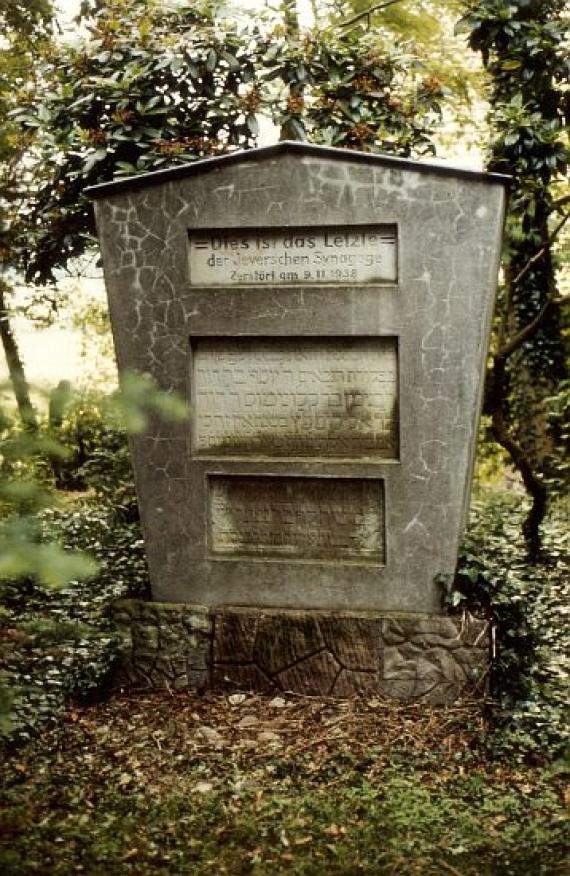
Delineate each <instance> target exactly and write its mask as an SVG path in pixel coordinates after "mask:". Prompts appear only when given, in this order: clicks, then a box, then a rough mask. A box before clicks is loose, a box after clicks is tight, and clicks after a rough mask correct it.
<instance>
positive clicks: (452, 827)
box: [0, 693, 568, 876]
mask: <svg viewBox="0 0 570 876" xmlns="http://www.w3.org/2000/svg"><path fill="white" fill-rule="evenodd" d="M484 738H485V720H484V717H483V710H482V705H481V704H480V703H472V704H463V705H457V706H455V707H449V708H445V709H443V708H442V709H427V710H426V708H425V707H423V708H418V707H410V706H408V707H404V706H398V705H395V704H389V703H387V702H383V701H381V700H379V699H376V698H375V699H372V700H369V701H356V702H344V703H343V702H333V701H327V700H322V699H309V698H300V697H287V698H279V697H278V698H274V699H273V700H270V699H268V698H264V697H261V696H253V695H242V694H239V695H233V696H230V697H228V696H222V695H214V694H209V695H207V696H205V697H198V696H196V695H189V694H186V693H185V694H176V695H167V694H153V695H139V696H133V695H129V696H128V695H125V694H123V695H117V696H114V697H113V698H111V699H110V700H109V701H108V702H107V703H104V704H99V705H95V706H83V707H79V706H75V707H72V708H70V709H69V710H68V711H67V712H66V714H65V720H64V722H63V723H62V724H60V725H59V726H57V727H55V728H54V729H52V730H51V731H50V732H49V733H46V734H45V735H44V736H43V738H42V739H41V740H37V741H36V742H35V743H33V744H32V745H30V746H28V747H27V748H26V749H25V750H23V751H21V752H20V753H19V755H17V756H16V757H14V758H13V759H11V760H10V761H9V762H7V763H6V764H5V766H4V768H3V780H4V781H3V786H4V791H3V795H2V796H3V804H4V815H3V824H2V827H3V831H2V833H3V835H4V841H3V847H2V852H1V854H0V867H1V870H2V872H3V873H5V874H14V876H23V874H36V873H46V874H47V873H49V874H54V876H56V874H62V876H63V874H65V876H67V874H70V873H89V874H91V873H93V874H96V873H109V874H112V873H121V874H122V873H126V874H128V873H133V874H135V873H136V874H137V876H138V874H147V873H155V872H163V873H173V874H174V873H192V874H197V876H199V874H206V873H210V874H212V873H214V874H236V876H237V874H268V876H269V874H274V873H295V874H321V873H327V874H351V873H355V874H356V873H370V874H402V873H406V874H407V873H419V874H422V876H431V874H450V873H451V874H457V873H460V874H464V876H471V874H472V876H487V874H489V876H501V874H504V876H507V874H513V876H525V874H528V876H539V874H545V876H546V874H549V876H550V874H562V873H563V872H565V871H564V862H565V849H566V848H567V845H566V843H567V840H568V835H567V832H566V828H567V823H566V822H565V818H564V803H565V797H566V798H567V797H568V792H567V790H565V785H566V782H565V779H566V778H567V776H565V773H564V771H563V770H562V769H561V768H552V767H550V768H549V767H545V766H521V765H516V766H514V765H509V764H507V763H500V762H496V761H495V762H494V761H490V760H489V759H488V756H487V751H486V749H485V746H484Z"/></svg>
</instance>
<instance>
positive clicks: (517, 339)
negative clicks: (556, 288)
mask: <svg viewBox="0 0 570 876" xmlns="http://www.w3.org/2000/svg"><path fill="white" fill-rule="evenodd" d="M569 199H570V196H569ZM565 200H566V199H565V198H561V199H560V201H561V202H563V201H565ZM568 219H570V213H565V214H564V216H563V217H562V219H561V220H560V222H559V223H558V225H557V226H556V228H555V229H554V231H553V232H552V234H550V235H549V236H548V240H547V241H546V243H545V244H544V245H543V246H541V247H540V249H539V250H537V251H536V252H535V254H534V255H533V256H531V257H530V258H529V260H528V261H527V262H526V263H525V264H524V265H523V267H522V268H521V269H520V271H519V272H518V274H517V275H516V276H515V277H513V279H512V280H510V281H509V282H508V283H507V300H506V302H505V312H504V316H503V321H502V326H501V332H500V335H499V338H500V341H501V342H502V340H503V338H504V336H505V334H506V320H507V319H508V315H509V313H510V305H511V300H512V297H513V292H514V290H515V288H516V287H517V286H518V284H519V283H520V281H521V280H522V278H523V277H525V276H526V274H528V272H529V271H530V269H531V268H532V266H533V265H534V264H536V262H538V261H540V259H541V258H542V257H543V256H544V254H545V253H546V251H547V249H548V248H549V247H550V246H552V244H553V243H554V241H555V240H556V238H557V237H558V235H559V234H560V232H561V231H562V229H563V228H564V226H565V224H566V222H567V221H568ZM556 303H558V299H557V298H555V297H552V298H548V299H547V300H546V301H545V303H544V305H543V306H542V308H541V310H540V311H539V313H538V314H537V315H536V316H535V317H534V319H533V320H532V321H531V322H530V323H529V324H528V325H526V326H524V328H522V329H521V331H520V332H518V333H517V334H516V335H515V336H514V338H512V340H510V341H508V343H506V344H505V345H504V346H501V347H500V348H499V350H498V351H497V353H496V355H495V359H506V358H508V357H509V356H510V355H511V354H512V353H514V351H515V350H518V348H519V347H520V346H521V344H524V342H525V341H526V340H527V339H528V338H529V337H531V336H532V335H533V334H534V332H535V331H536V330H537V329H538V327H539V326H540V323H541V322H542V320H543V319H544V317H545V316H546V314H547V312H548V310H549V308H550V307H551V305H553V304H556Z"/></svg>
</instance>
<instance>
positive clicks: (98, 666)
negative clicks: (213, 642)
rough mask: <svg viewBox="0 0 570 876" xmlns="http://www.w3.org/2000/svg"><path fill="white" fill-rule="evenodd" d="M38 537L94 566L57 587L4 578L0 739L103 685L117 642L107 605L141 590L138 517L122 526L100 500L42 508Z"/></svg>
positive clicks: (26, 731) (17, 735) (144, 579)
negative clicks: (59, 508)
mask: <svg viewBox="0 0 570 876" xmlns="http://www.w3.org/2000/svg"><path fill="white" fill-rule="evenodd" d="M40 538H41V541H42V543H43V544H44V545H45V546H46V547H49V546H50V545H52V544H54V543H57V544H58V545H59V546H60V549H61V550H62V551H65V552H68V553H69V552H72V551H73V552H74V553H77V552H78V551H80V552H81V553H82V555H89V556H91V557H94V558H95V559H96V561H97V564H98V571H97V573H96V574H95V575H92V576H91V577H90V578H89V579H88V580H83V581H80V580H77V579H75V580H74V579H73V578H72V577H71V576H69V577H70V579H69V580H68V582H67V584H66V586H65V587H60V588H58V589H57V591H53V590H46V589H45V588H43V587H41V586H38V585H37V584H36V583H34V581H33V580H32V579H31V578H28V579H27V580H25V581H22V580H19V581H17V582H16V581H13V582H6V585H5V587H4V589H3V592H2V600H1V602H0V614H1V617H2V623H3V627H4V631H5V634H4V637H3V640H2V646H1V647H0V680H1V684H0V697H2V696H3V697H4V698H5V699H6V709H5V710H4V711H2V703H1V702H0V719H1V718H2V717H3V718H4V726H2V724H1V723H0V738H1V737H2V736H4V738H5V739H6V740H7V741H10V742H12V743H13V742H14V741H20V742H24V741H26V740H27V739H29V738H30V736H31V735H34V734H35V733H37V732H38V731H39V730H40V729H41V728H42V727H43V726H44V725H45V724H46V723H47V722H50V721H53V720H54V719H55V718H56V717H57V716H58V715H59V714H60V712H61V710H62V709H63V707H64V705H65V703H66V701H67V700H68V698H69V696H72V695H73V696H75V697H86V696H91V695H93V694H96V693H97V691H100V690H101V689H102V686H104V684H105V681H106V680H107V678H108V675H109V673H110V671H111V670H112V668H113V666H114V665H115V662H116V660H117V657H118V653H119V647H120V643H119V642H118V640H117V638H116V636H115V635H114V634H113V633H112V632H111V630H110V625H109V619H108V616H107V607H108V606H109V605H110V604H111V603H112V602H113V601H114V600H116V599H118V598H120V597H123V596H125V595H131V596H137V597H144V596H147V595H148V572H147V567H146V559H145V555H144V547H143V540H142V534H141V531H140V525H139V524H138V522H137V523H134V524H133V523H131V524H127V523H124V522H123V521H121V520H120V519H118V518H117V516H116V515H115V514H114V512H113V511H112V510H111V509H110V508H109V507H105V506H102V505H101V504H100V503H98V505H97V507H94V506H93V505H89V504H87V505H84V506H81V507H79V508H76V509H75V510H71V511H54V510H49V511H46V512H44V513H43V515H42V517H41V521H40ZM10 631H11V635H10ZM8 706H9V707H10V709H9V715H8V714H7V713H8Z"/></svg>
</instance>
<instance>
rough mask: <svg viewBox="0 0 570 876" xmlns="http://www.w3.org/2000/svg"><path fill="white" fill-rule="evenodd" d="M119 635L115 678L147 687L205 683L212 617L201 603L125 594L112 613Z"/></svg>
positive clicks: (207, 671) (211, 632)
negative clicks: (145, 599)
mask: <svg viewBox="0 0 570 876" xmlns="http://www.w3.org/2000/svg"><path fill="white" fill-rule="evenodd" d="M112 617H113V620H114V622H115V623H116V625H117V629H118V632H119V635H120V637H121V654H122V660H121V666H120V668H119V670H118V672H117V674H116V678H115V682H116V683H117V684H120V685H124V684H132V685H135V686H137V687H143V688H153V687H156V688H167V689H170V688H172V687H174V688H175V689H181V688H183V687H188V685H189V674H190V676H191V678H192V683H193V686H195V687H205V686H207V684H208V677H209V671H210V663H211V655H210V651H211V647H212V635H213V618H212V617H211V616H210V613H209V612H208V611H207V610H205V609H203V608H201V607H200V606H188V605H185V604H161V603H148V602H142V601H140V600H121V601H120V602H118V603H117V604H116V606H115V607H114V611H113V614H112Z"/></svg>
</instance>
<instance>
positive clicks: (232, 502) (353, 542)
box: [208, 475, 385, 564]
mask: <svg viewBox="0 0 570 876" xmlns="http://www.w3.org/2000/svg"><path fill="white" fill-rule="evenodd" d="M208 483H209V490H208V495H209V547H210V552H211V553H212V555H214V556H220V557H259V558H264V559H265V558H285V559H287V560H319V559H320V560H328V561H333V562H338V561H339V560H348V561H360V562H373V563H377V564H382V563H384V560H385V549H384V543H385V539H384V489H383V483H382V481H380V480H364V479H356V478H351V479H349V478H346V479H345V478H296V477H267V476H241V475H240V476H237V475H236V476H224V475H211V476H210V477H209V478H208Z"/></svg>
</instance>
